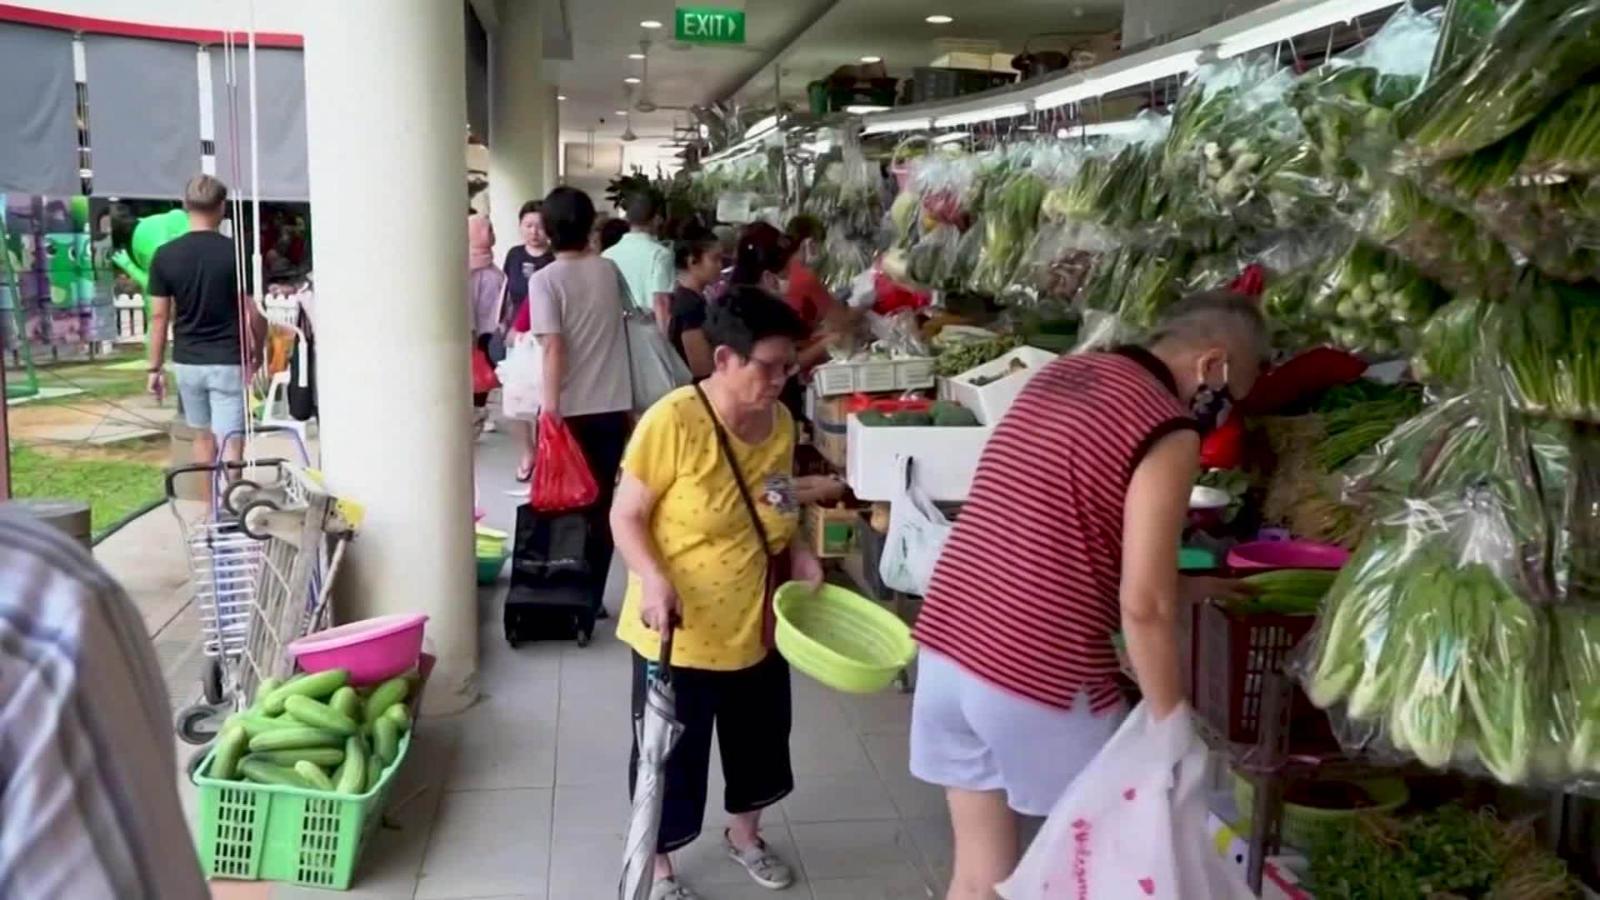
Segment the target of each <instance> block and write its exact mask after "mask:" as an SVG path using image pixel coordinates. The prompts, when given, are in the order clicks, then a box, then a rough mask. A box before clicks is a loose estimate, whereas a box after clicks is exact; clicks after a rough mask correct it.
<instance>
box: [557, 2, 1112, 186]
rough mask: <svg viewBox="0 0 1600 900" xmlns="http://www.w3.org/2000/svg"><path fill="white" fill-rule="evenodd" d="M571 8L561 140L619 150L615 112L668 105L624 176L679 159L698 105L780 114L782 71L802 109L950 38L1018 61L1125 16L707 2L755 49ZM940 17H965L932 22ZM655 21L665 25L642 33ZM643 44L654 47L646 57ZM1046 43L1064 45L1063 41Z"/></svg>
mask: <svg viewBox="0 0 1600 900" xmlns="http://www.w3.org/2000/svg"><path fill="white" fill-rule="evenodd" d="M563 5H564V7H565V13H566V15H565V20H566V21H565V25H566V31H567V33H568V35H570V39H571V50H572V52H571V55H570V58H566V59H560V60H553V59H552V60H548V61H547V63H546V66H547V71H548V73H549V75H550V77H551V78H552V80H554V81H555V82H556V83H557V85H558V87H559V90H560V92H561V94H562V95H563V96H565V97H566V98H567V99H566V100H565V101H564V102H563V103H562V109H561V133H562V141H563V143H570V144H584V145H587V144H588V143H589V142H590V141H591V140H593V141H594V142H596V143H597V144H606V143H615V142H618V140H619V138H620V136H621V135H622V133H623V129H624V127H625V126H626V125H627V124H629V123H628V122H627V121H626V119H627V118H629V117H624V116H620V115H618V114H617V111H619V110H622V109H624V108H631V107H632V106H633V105H634V104H633V103H630V102H628V98H629V97H630V96H634V95H633V93H632V92H634V91H637V90H639V89H640V88H645V87H647V88H648V96H649V99H650V100H651V101H652V102H654V103H655V104H656V105H657V106H658V109H657V110H656V111H655V112H653V113H639V112H633V113H632V115H631V125H632V129H633V132H634V133H635V134H636V135H637V136H638V140H636V141H633V142H629V143H627V144H625V145H623V147H622V155H621V160H622V166H623V168H624V169H628V168H632V167H633V166H635V165H639V166H643V167H645V168H646V169H649V168H652V167H653V166H654V165H655V164H656V162H657V161H658V160H659V161H663V162H670V161H671V160H672V158H673V156H674V154H675V153H676V152H677V151H676V149H675V148H670V147H663V146H662V145H663V144H665V143H666V142H667V141H668V140H669V139H670V137H671V134H672V130H673V126H674V125H675V124H689V123H690V121H691V120H690V117H689V114H688V112H687V107H689V106H692V105H702V104H709V103H713V102H717V101H720V100H725V99H729V98H734V99H736V100H738V101H739V102H740V103H741V104H744V105H746V106H770V105H771V103H772V101H773V86H774V76H775V71H774V69H775V67H776V68H777V70H778V73H780V74H781V82H782V85H783V98H784V99H785V100H787V101H790V102H793V103H796V104H799V105H801V106H803V105H804V98H805V86H806V84H807V83H808V82H810V81H813V80H815V79H818V78H822V77H825V76H826V75H828V74H829V73H830V72H832V71H833V70H834V69H836V68H838V67H839V66H840V65H845V64H854V63H858V62H859V61H860V58H861V57H863V56H878V57H882V58H883V60H884V64H885V65H886V66H887V67H888V69H889V74H890V75H893V76H896V77H905V76H907V75H909V74H910V73H911V69H913V68H914V67H916V66H922V65H927V64H928V63H930V62H932V61H933V60H934V59H935V58H936V57H938V56H940V55H941V54H942V53H943V52H945V48H944V47H943V46H941V44H940V41H941V39H943V40H945V41H949V40H958V41H980V42H981V41H987V42H991V43H992V44H993V45H995V46H996V47H997V48H998V49H999V50H1000V51H1001V52H1006V53H1015V52H1019V51H1020V50H1021V49H1022V48H1023V45H1024V43H1025V42H1026V41H1027V40H1028V38H1029V37H1030V36H1034V35H1038V34H1040V33H1043V32H1057V31H1068V32H1089V31H1096V32H1104V31H1108V30H1112V29H1115V28H1116V27H1118V25H1119V24H1120V20H1121V10H1122V4H1121V2H1120V0H981V2H975V0H742V2H741V0H703V2H698V3H697V5H707V6H723V7H734V8H737V7H743V8H744V9H745V12H746V44H745V45H743V46H740V47H708V46H702V45H694V46H689V45H683V44H677V43H676V42H674V41H673V35H672V20H673V10H674V6H675V5H676V4H675V3H674V2H673V0H567V2H565V3H564V4H563ZM935 13H940V14H945V15H949V16H952V17H953V18H954V20H955V21H954V22H952V23H950V24H947V25H931V24H928V23H927V22H925V21H924V19H925V18H926V17H927V16H929V15H933V14H935ZM646 19H654V20H656V21H660V22H662V23H663V24H664V26H665V27H663V28H661V29H655V30H647V29H644V28H641V27H639V25H638V23H639V22H641V21H643V20H646ZM641 41H649V42H650V44H649V47H648V48H647V50H643V49H642V48H641V46H640V43H641ZM1042 43H1044V44H1045V45H1050V44H1051V43H1055V44H1056V45H1058V46H1059V45H1060V41H1059V40H1057V41H1055V42H1052V41H1050V40H1048V39H1046V40H1044V41H1043V42H1042ZM1040 44H1041V42H1040V41H1036V42H1035V47H1036V48H1037V47H1038V46H1040ZM639 52H647V55H648V63H649V72H648V79H647V83H646V84H642V85H638V86H629V85H627V84H625V83H624V81H623V79H624V78H625V77H628V76H635V77H642V76H644V75H645V70H644V63H643V62H641V61H636V60H630V59H629V58H628V55H629V54H630V53H639ZM602 155H603V156H606V158H607V159H609V158H610V157H609V155H607V154H602ZM586 158H587V154H586ZM597 158H598V157H597ZM569 159H570V155H569Z"/></svg>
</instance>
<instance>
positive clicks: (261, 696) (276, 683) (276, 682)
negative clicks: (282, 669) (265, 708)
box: [250, 678, 283, 712]
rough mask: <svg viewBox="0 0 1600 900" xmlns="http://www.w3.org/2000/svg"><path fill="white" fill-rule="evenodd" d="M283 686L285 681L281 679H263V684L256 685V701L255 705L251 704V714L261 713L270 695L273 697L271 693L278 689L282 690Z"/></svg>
mask: <svg viewBox="0 0 1600 900" xmlns="http://www.w3.org/2000/svg"><path fill="white" fill-rule="evenodd" d="M282 686H283V679H281V678H263V679H261V683H260V684H258V685H256V699H255V702H254V703H252V704H250V711H251V712H260V711H261V704H262V703H263V702H264V701H265V700H266V699H267V697H268V696H269V695H271V693H272V692H273V691H275V690H277V689H278V688H280V687H282Z"/></svg>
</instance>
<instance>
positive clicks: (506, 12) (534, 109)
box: [489, 0, 555, 259]
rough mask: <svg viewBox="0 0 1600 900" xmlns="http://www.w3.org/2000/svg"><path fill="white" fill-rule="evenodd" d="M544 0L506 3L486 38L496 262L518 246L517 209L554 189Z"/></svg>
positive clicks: (491, 209) (551, 98) (551, 99)
mask: <svg viewBox="0 0 1600 900" xmlns="http://www.w3.org/2000/svg"><path fill="white" fill-rule="evenodd" d="M543 6H544V0H504V2H502V3H501V4H500V5H499V7H498V8H497V12H498V14H499V18H500V21H499V24H497V25H496V26H495V29H494V33H493V34H491V35H490V36H489V219H490V221H492V222H493V223H494V233H495V259H504V258H505V255H506V250H507V249H509V248H510V247H513V246H515V245H516V244H518V243H520V242H521V240H522V239H521V237H520V236H518V234H517V210H519V209H521V208H522V204H524V203H526V202H527V201H529V200H538V199H540V198H542V197H543V196H544V195H545V194H548V193H549V192H550V189H551V188H552V187H555V183H554V182H553V181H548V180H546V179H545V163H544V155H545V147H546V139H545V136H544V132H545V128H546V123H547V121H548V120H549V119H550V118H551V117H552V115H553V111H552V110H551V109H550V108H549V107H552V106H554V105H555V95H554V92H553V91H551V90H550V87H549V85H547V84H546V83H545V81H544V26H543V24H542V16H543V12H544V11H543V9H542V7H543Z"/></svg>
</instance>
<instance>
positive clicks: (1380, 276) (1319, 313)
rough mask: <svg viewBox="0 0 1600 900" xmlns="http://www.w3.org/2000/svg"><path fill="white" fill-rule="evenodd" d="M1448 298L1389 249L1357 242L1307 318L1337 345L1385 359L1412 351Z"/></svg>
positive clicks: (1317, 291)
mask: <svg viewBox="0 0 1600 900" xmlns="http://www.w3.org/2000/svg"><path fill="white" fill-rule="evenodd" d="M1444 300H1445V297H1444V294H1443V293H1442V292H1440V291H1439V289H1438V288H1437V287H1436V286H1435V285H1434V284H1433V283H1432V282H1430V281H1428V280H1427V279H1425V278H1423V277H1422V276H1421V275H1420V274H1419V273H1418V272H1417V271H1416V270H1415V269H1413V268H1412V267H1410V266H1408V265H1406V264H1405V263H1403V262H1401V261H1400V260H1398V259H1395V258H1394V257H1393V256H1391V255H1389V254H1388V253H1386V252H1384V251H1383V250H1381V249H1379V248H1377V247H1375V246H1373V245H1371V244H1368V243H1365V242H1360V241H1358V242H1356V243H1355V244H1354V245H1353V246H1351V248H1350V250H1349V251H1348V252H1346V253H1345V254H1344V255H1343V256H1341V257H1339V258H1338V260H1337V261H1336V262H1335V263H1334V264H1333V266H1332V267H1331V268H1330V269H1329V270H1328V272H1327V273H1326V275H1325V276H1324V277H1323V279H1322V282H1321V284H1320V285H1317V286H1314V287H1313V289H1312V292H1311V295H1310V297H1309V298H1308V302H1307V313H1308V315H1309V316H1310V317H1311V318H1312V319H1314V320H1315V321H1317V322H1319V323H1322V324H1325V325H1326V327H1327V329H1328V334H1329V336H1330V337H1331V338H1332V339H1333V342H1334V344H1336V345H1337V346H1340V347H1343V348H1345V349H1347V350H1362V351H1367V352H1370V353H1373V354H1376V355H1379V356H1383V355H1392V354H1394V353H1396V352H1397V351H1402V350H1409V348H1410V347H1411V346H1413V345H1414V344H1415V342H1416V332H1417V329H1418V328H1420V327H1421V326H1422V324H1423V322H1425V321H1427V318H1428V316H1429V315H1430V314H1432V312H1433V310H1434V309H1435V308H1436V307H1438V306H1439V305H1440V304H1442V303H1443V302H1444Z"/></svg>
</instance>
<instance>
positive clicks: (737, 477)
mask: <svg viewBox="0 0 1600 900" xmlns="http://www.w3.org/2000/svg"><path fill="white" fill-rule="evenodd" d="M694 392H695V393H696V394H699V395H700V403H701V405H703V406H704V407H705V408H706V415H708V416H710V417H711V427H712V428H713V429H715V430H716V432H717V446H718V447H720V448H721V449H722V458H723V459H724V460H727V462H728V468H730V469H732V470H733V483H734V484H736V485H738V487H739V497H740V498H741V499H742V500H744V508H745V512H747V513H749V514H750V525H751V526H752V527H753V528H755V531H756V537H758V538H760V539H761V552H762V553H770V552H772V551H771V550H770V549H769V548H770V547H771V546H772V545H771V544H770V543H768V542H767V529H766V526H764V525H762V524H761V514H760V513H758V512H756V501H755V500H754V499H752V498H751V497H750V488H749V487H747V486H746V485H745V483H744V473H743V472H740V471H739V461H738V460H737V459H735V458H734V456H733V447H731V446H730V445H729V444H728V432H727V430H726V429H724V428H723V427H722V420H721V419H719V418H717V411H716V410H715V409H713V408H712V407H711V398H709V397H707V396H706V392H705V391H704V390H702V389H701V387H700V385H698V384H696V385H695V386H694Z"/></svg>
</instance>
